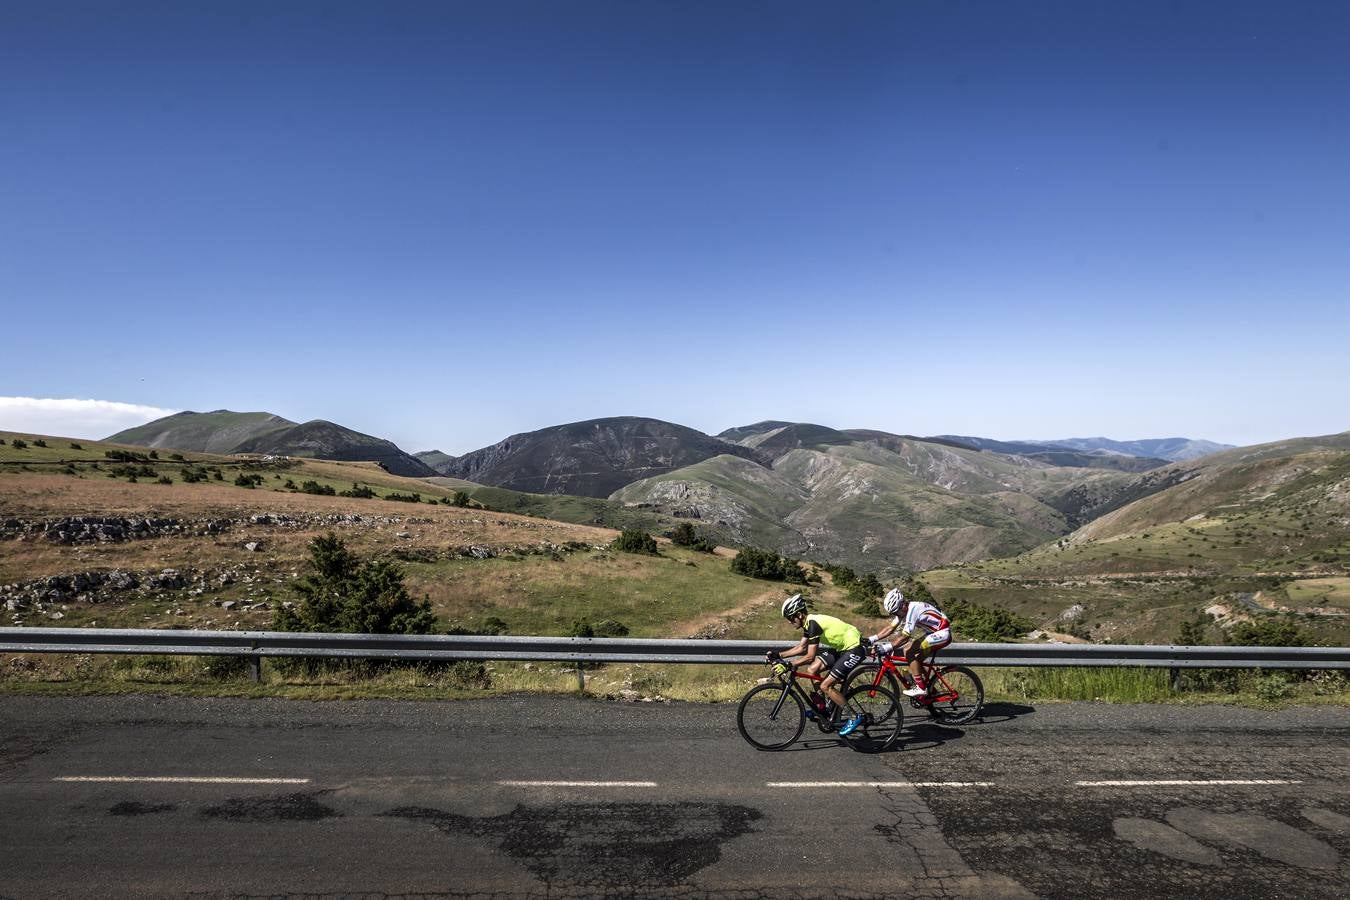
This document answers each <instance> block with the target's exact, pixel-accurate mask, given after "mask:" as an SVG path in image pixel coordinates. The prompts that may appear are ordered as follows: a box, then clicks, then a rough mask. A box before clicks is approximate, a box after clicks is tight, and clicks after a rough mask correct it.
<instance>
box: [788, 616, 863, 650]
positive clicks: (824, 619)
mask: <svg viewBox="0 0 1350 900" xmlns="http://www.w3.org/2000/svg"><path fill="white" fill-rule="evenodd" d="M802 631H803V632H805V633H806V642H807V643H808V644H813V643H821V644H824V645H825V646H826V647H829V648H830V649H831V650H848V649H850V648H852V647H856V646H858V645H859V644H860V643H862V632H860V631H858V629H857V628H854V627H853V626H852V625H850V624H848V623H847V622H845V621H844V620H843V619H836V618H835V617H834V616H826V615H822V614H821V613H812V614H811V615H809V616H807V617H806V624H805V625H803V626H802Z"/></svg>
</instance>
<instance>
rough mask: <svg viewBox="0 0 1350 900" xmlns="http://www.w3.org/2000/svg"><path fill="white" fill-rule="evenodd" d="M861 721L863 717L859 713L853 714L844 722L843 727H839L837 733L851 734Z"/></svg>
mask: <svg viewBox="0 0 1350 900" xmlns="http://www.w3.org/2000/svg"><path fill="white" fill-rule="evenodd" d="M862 722H863V717H862V716H861V715H857V716H854V717H853V718H851V719H849V720H848V721H847V722H845V723H844V727H843V728H840V729H839V733H840V734H841V735H846V734H852V733H853V732H854V730H856V729H857V727H858V726H859V725H861V724H862Z"/></svg>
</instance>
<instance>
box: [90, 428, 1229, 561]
mask: <svg viewBox="0 0 1350 900" xmlns="http://www.w3.org/2000/svg"><path fill="white" fill-rule="evenodd" d="M109 440H111V441H115V442H119V443H127V444H136V445H141V446H149V447H157V448H177V449H181V450H199V451H208V452H217V453H263V454H275V455H289V456H307V457H320V458H328V459H336V460H371V461H375V462H378V463H379V464H380V465H381V466H383V467H384V468H385V469H386V470H388V471H390V472H393V473H395V474H400V475H408V476H412V477H423V478H425V477H434V476H441V477H444V478H447V479H454V480H455V483H459V482H463V483H464V486H465V488H466V489H468V490H469V491H470V493H473V492H474V490H475V486H476V485H483V486H486V487H485V488H484V489H483V490H487V489H489V488H490V489H491V490H493V491H495V493H493V494H492V499H491V501H487V500H486V498H484V501H483V502H491V503H492V504H493V505H494V506H496V507H499V508H512V507H514V508H522V509H525V508H530V509H535V510H539V511H542V512H543V513H544V514H548V510H549V509H551V508H553V507H557V508H558V509H563V508H566V509H568V510H569V512H571V513H573V514H574V513H575V510H577V509H581V508H582V507H577V506H576V505H575V504H573V505H571V506H567V505H566V504H561V505H560V504H557V503H551V502H549V501H545V500H544V498H545V497H547V496H550V495H551V496H559V495H562V496H570V497H576V498H594V499H593V500H592V501H590V502H592V503H596V504H607V505H606V506H603V507H602V508H603V509H605V510H613V511H614V512H617V511H619V510H621V509H627V510H629V511H631V513H632V514H636V515H638V516H639V517H642V516H644V515H647V516H649V517H650V518H651V520H652V521H669V519H670V518H671V517H674V518H683V519H688V520H692V521H694V522H696V523H697V524H699V525H700V526H701V527H702V528H704V529H705V530H706V531H707V532H708V533H709V534H710V535H711V536H713V537H714V538H716V539H718V540H721V541H723V542H724V543H736V544H746V545H753V546H759V547H765V548H769V549H773V550H776V551H778V552H781V553H786V554H791V555H794V556H799V557H804V558H810V559H819V560H828V561H835V562H844V563H847V564H850V565H855V566H860V567H863V568H866V569H871V570H878V571H883V572H885V571H892V570H895V571H900V570H911V569H922V568H927V567H930V566H933V565H940V564H946V563H956V562H963V561H968V560H973V559H980V558H985V557H990V556H999V555H1010V554H1015V553H1019V552H1022V551H1025V550H1028V549H1030V548H1032V547H1035V546H1038V545H1040V544H1043V543H1045V542H1047V541H1050V540H1052V539H1055V538H1057V537H1059V536H1062V535H1065V534H1068V533H1070V532H1072V531H1073V530H1074V529H1076V528H1078V527H1079V526H1081V525H1083V524H1085V523H1087V522H1090V521H1092V520H1093V519H1095V518H1097V517H1099V516H1102V515H1103V514H1105V513H1108V512H1110V511H1112V510H1115V509H1118V508H1120V507H1121V506H1124V505H1125V504H1127V503H1129V502H1131V501H1133V500H1136V499H1138V498H1140V497H1144V496H1148V495H1150V494H1153V493H1157V492H1158V491H1162V490H1165V489H1166V488H1168V487H1169V486H1171V485H1172V484H1174V483H1175V481H1176V479H1177V478H1179V477H1180V475H1178V474H1177V473H1175V472H1173V471H1172V470H1171V469H1170V468H1169V467H1170V466H1172V465H1174V464H1172V463H1169V461H1168V459H1167V458H1165V456H1164V455H1163V454H1167V453H1186V452H1192V451H1194V450H1196V449H1197V448H1200V447H1204V446H1220V445H1214V444H1211V443H1210V442H1203V441H1190V440H1187V439H1184V438H1171V439H1160V440H1156V441H1133V442H1114V441H1108V440H1107V439H1070V440H1066V441H1037V442H1030V441H1025V442H1003V441H994V440H991V439H987V438H978V437H963V436H955V435H941V436H937V437H926V438H925V437H917V436H914V435H903V434H892V433H890V432H885V431H880V430H873V429H842V430H841V429H835V428H831V427H828V426H823V425H817V424H813V423H802V422H786V421H777V420H771V421H764V422H757V423H754V424H750V425H744V426H739V427H736V428H730V429H727V430H726V431H723V432H722V433H721V434H719V435H716V436H711V435H707V434H704V433H703V432H700V431H697V430H695V429H692V428H687V427H685V426H682V425H677V424H674V423H670V422H663V421H661V420H658V419H651V418H644V417H633V416H621V417H610V418H602V419H592V420H587V421H584V422H573V423H568V424H564V425H558V426H554V427H551V428H543V429H539V430H536V431H532V432H525V433H521V434H515V435H512V436H510V437H508V438H506V439H504V440H502V441H499V442H498V443H496V444H493V445H491V446H489V447H484V448H481V449H479V450H475V451H473V452H471V453H467V454H465V455H463V456H459V457H455V456H451V455H449V454H445V453H441V452H440V451H435V450H432V451H423V452H420V453H418V454H415V455H413V454H408V453H405V452H404V451H403V450H401V449H400V448H398V447H397V446H395V445H394V444H393V443H391V442H389V441H385V440H381V439H379V438H375V437H372V436H370V435H365V434H361V433H360V432H356V431H353V430H351V429H348V428H343V427H342V426H339V425H335V424H333V423H331V422H325V421H322V420H316V421H312V422H307V423H304V424H297V423H295V422H291V421H290V420H288V419H284V418H282V417H280V416H276V415H272V414H270V413H263V412H254V413H234V412H230V411H228V410H216V411H214V412H210V413H192V412H189V413H178V414H176V415H173V416H168V417H166V418H163V419H160V420H157V421H155V422H151V423H149V424H147V425H142V426H139V427H137V428H133V429H128V430H126V431H123V432H119V433H118V434H115V435H112V436H111V437H110V438H109ZM1151 453H1156V454H1159V455H1156V456H1153V455H1138V454H1151ZM541 495H542V496H541ZM513 497H514V498H517V499H516V500H512V499H511V498H513ZM527 497H535V498H537V499H535V500H527V499H526V498H527ZM503 504H505V506H504V507H503ZM588 515H592V516H593V518H596V519H598V518H599V515H597V514H594V513H589V514H588ZM607 517H608V518H611V519H612V518H615V516H614V515H610V514H608V513H607ZM625 517H627V518H631V515H628V514H626V515H625Z"/></svg>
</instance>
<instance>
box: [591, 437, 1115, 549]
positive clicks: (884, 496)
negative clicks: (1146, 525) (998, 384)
mask: <svg viewBox="0 0 1350 900" xmlns="http://www.w3.org/2000/svg"><path fill="white" fill-rule="evenodd" d="M732 433H737V434H739V435H740V438H739V440H740V441H741V443H742V444H745V445H749V446H751V447H753V448H754V449H755V450H756V451H758V452H759V453H760V454H761V460H760V461H758V462H757V461H755V460H750V459H745V458H737V457H730V456H719V457H715V458H712V459H709V460H705V461H702V462H700V463H698V464H696V465H694V466H690V467H687V468H684V469H679V470H675V471H671V472H667V473H664V474H662V475H658V476H655V477H652V478H648V479H644V480H642V481H640V482H636V483H634V484H631V485H627V486H625V487H623V488H622V489H620V490H618V491H616V492H615V493H614V494H613V495H612V499H616V500H622V501H623V502H626V503H631V504H634V505H639V506H644V507H649V508H653V509H656V510H660V511H661V512H665V513H668V514H671V515H675V516H681V517H685V518H690V519H697V520H701V521H704V522H707V523H710V524H715V525H718V526H719V527H722V528H725V529H727V530H728V531H729V532H730V534H731V535H732V537H733V539H735V540H737V541H739V542H741V543H746V544H751V545H755V546H761V547H768V548H771V549H775V550H778V551H779V552H783V553H788V554H792V555H797V556H802V557H806V558H811V559H822V560H835V561H842V562H847V563H849V564H850V565H855V566H860V567H863V568H866V569H876V570H881V571H900V570H905V569H920V568H927V567H929V566H932V565H936V564H939V563H942V562H951V561H965V560H973V559H978V558H981V557H985V556H998V555H1006V554H1010V553H1016V552H1019V550H1021V549H1028V548H1030V547H1033V546H1036V545H1038V544H1040V543H1042V542H1044V541H1046V540H1049V539H1050V538H1052V537H1055V536H1058V535H1062V534H1065V533H1067V532H1069V531H1071V530H1072V529H1073V528H1074V527H1076V525H1077V524H1078V523H1079V521H1080V519H1079V517H1080V516H1082V515H1084V512H1085V508H1086V507H1094V508H1098V509H1101V508H1106V507H1109V506H1110V505H1111V503H1112V498H1114V497H1116V496H1117V495H1118V494H1119V493H1120V492H1121V491H1123V490H1126V489H1128V488H1129V487H1130V486H1131V485H1132V484H1133V482H1134V481H1135V478H1136V476H1134V475H1131V474H1129V473H1124V472H1112V471H1106V470H1098V469H1087V468H1082V467H1063V466H1052V465H1048V464H1046V463H1043V462H1039V461H1036V460H1032V459H1028V458H1025V457H1020V456H1006V455H1001V454H995V453H986V452H981V451H979V450H974V449H970V448H965V447H959V446H952V445H950V444H946V443H936V442H931V441H926V440H921V439H917V438H910V437H905V436H902V435H893V434H888V433H885V432H875V431H839V430H836V429H831V428H826V427H823V426H818V425H810V424H804V423H792V424H783V423H778V422H767V423H761V424H760V425H759V426H746V427H745V428H743V429H737V430H734V431H733V432H732ZM723 434H728V432H723ZM764 455H768V456H770V457H771V458H770V459H769V460H768V461H767V464H766V463H765V462H764V461H763V459H762V457H763V456H764Z"/></svg>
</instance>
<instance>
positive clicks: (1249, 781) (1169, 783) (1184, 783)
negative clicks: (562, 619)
mask: <svg viewBox="0 0 1350 900" xmlns="http://www.w3.org/2000/svg"><path fill="white" fill-rule="evenodd" d="M1302 783H1303V782H1301V781H1286V780H1284V779H1280V778H1249V779H1239V778H1215V779H1208V780H1203V781H1199V780H1196V781H1187V780H1181V779H1176V780H1166V781H1075V782H1074V786H1075V787H1175V786H1186V787H1190V786H1199V787H1205V786H1207V785H1225V784H1302Z"/></svg>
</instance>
